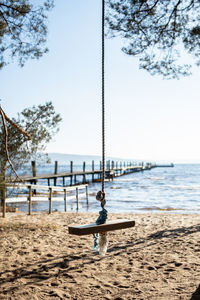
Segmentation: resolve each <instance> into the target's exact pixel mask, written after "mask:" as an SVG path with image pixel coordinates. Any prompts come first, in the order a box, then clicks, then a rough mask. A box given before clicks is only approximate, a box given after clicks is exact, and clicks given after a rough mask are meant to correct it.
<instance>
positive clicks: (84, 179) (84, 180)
mask: <svg viewBox="0 0 200 300" xmlns="http://www.w3.org/2000/svg"><path fill="white" fill-rule="evenodd" d="M83 172H84V174H83V183H85V182H86V177H85V161H84V162H83Z"/></svg>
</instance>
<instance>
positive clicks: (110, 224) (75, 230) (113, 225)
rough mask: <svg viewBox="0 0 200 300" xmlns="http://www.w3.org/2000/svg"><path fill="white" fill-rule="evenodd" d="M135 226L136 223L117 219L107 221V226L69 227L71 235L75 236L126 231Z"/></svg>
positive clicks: (92, 224)
mask: <svg viewBox="0 0 200 300" xmlns="http://www.w3.org/2000/svg"><path fill="white" fill-rule="evenodd" d="M134 226H135V221H132V220H127V219H117V220H112V221H107V222H106V223H105V224H100V225H97V224H96V223H91V224H84V225H78V226H77V225H72V226H69V227H68V230H69V234H75V235H87V234H93V233H100V232H106V231H113V230H120V229H126V228H130V227H134Z"/></svg>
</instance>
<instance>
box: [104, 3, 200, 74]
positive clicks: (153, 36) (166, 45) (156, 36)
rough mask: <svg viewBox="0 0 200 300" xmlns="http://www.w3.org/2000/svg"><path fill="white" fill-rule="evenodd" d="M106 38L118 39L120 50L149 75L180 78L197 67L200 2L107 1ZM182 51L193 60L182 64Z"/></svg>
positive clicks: (199, 39) (199, 62)
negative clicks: (120, 38)
mask: <svg viewBox="0 0 200 300" xmlns="http://www.w3.org/2000/svg"><path fill="white" fill-rule="evenodd" d="M106 4H107V17H106V22H107V28H108V32H107V34H108V36H110V37H113V36H117V35H118V36H121V37H122V38H123V39H124V41H125V45H124V47H123V48H122V50H123V51H124V52H125V53H126V54H128V55H133V56H136V57H138V58H139V63H140V68H143V69H146V70H147V71H149V72H150V73H151V74H152V75H154V74H162V75H163V77H165V78H179V76H180V75H189V74H191V66H192V65H193V63H195V64H197V65H198V66H199V65H200V1H199V0H106ZM182 51H186V52H187V53H188V54H190V55H191V56H192V58H193V59H194V60H192V63H191V64H185V63H184V62H183V61H182V59H181V58H182V57H181V55H182Z"/></svg>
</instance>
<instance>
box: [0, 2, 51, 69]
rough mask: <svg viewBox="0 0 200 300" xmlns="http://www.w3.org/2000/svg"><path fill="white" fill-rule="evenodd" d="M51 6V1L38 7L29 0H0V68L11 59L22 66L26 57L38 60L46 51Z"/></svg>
mask: <svg viewBox="0 0 200 300" xmlns="http://www.w3.org/2000/svg"><path fill="white" fill-rule="evenodd" d="M32 2H33V3H34V1H32ZM52 7H53V0H46V1H45V2H44V3H43V4H42V5H40V6H36V5H34V4H31V3H30V1H29V0H1V1H0V69H1V68H3V67H4V66H5V65H6V64H8V63H9V62H10V59H16V60H17V61H18V62H19V65H20V66H23V65H24V63H25V62H26V60H27V59H29V58H32V59H38V58H40V57H41V56H42V55H43V54H44V53H46V52H47V51H48V49H47V48H46V47H45V42H46V36H47V25H46V22H47V12H48V11H49V10H50V9H51V8H52Z"/></svg>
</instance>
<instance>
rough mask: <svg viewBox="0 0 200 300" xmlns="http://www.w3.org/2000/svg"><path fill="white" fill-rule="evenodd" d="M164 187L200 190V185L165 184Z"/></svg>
mask: <svg viewBox="0 0 200 300" xmlns="http://www.w3.org/2000/svg"><path fill="white" fill-rule="evenodd" d="M165 187H166V188H170V189H176V190H187V191H195V190H200V185H190V186H189V185H169V184H168V185H166V186H165Z"/></svg>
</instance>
